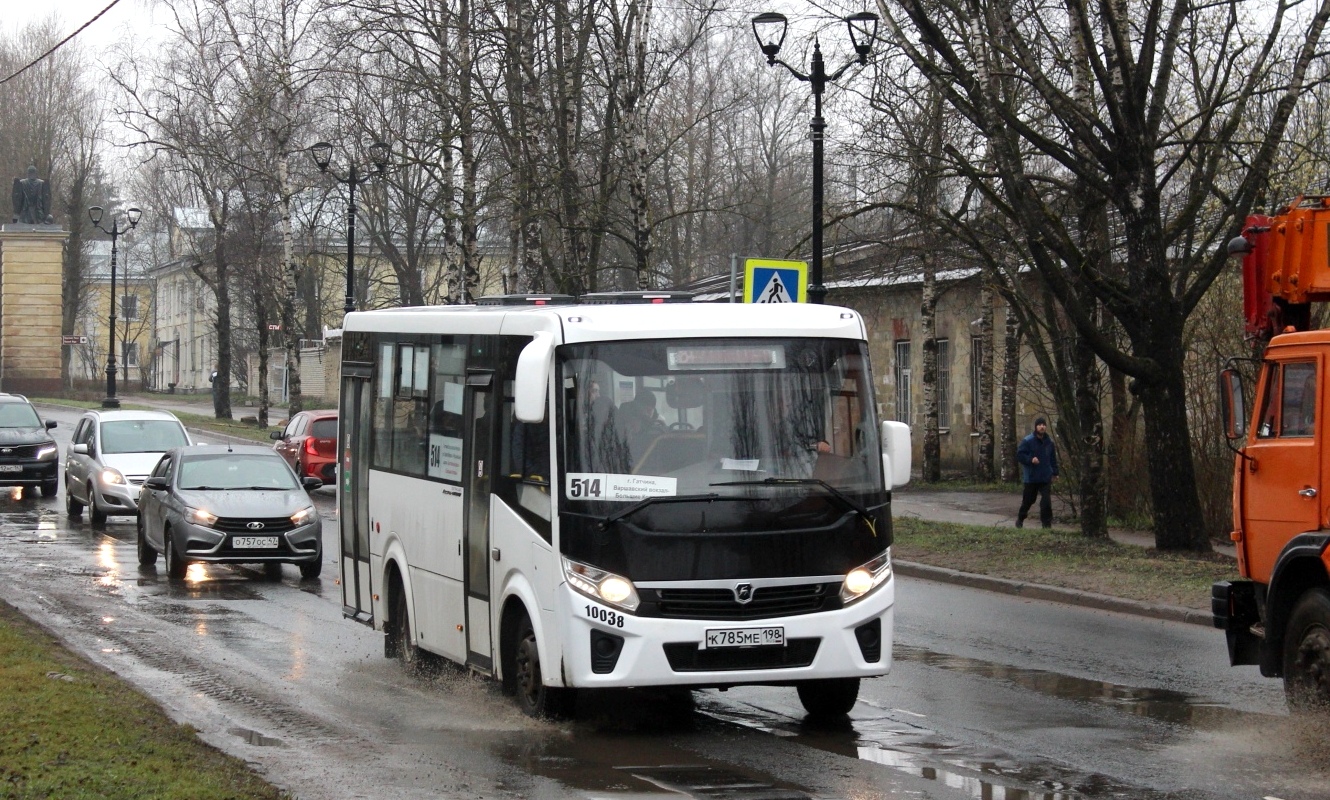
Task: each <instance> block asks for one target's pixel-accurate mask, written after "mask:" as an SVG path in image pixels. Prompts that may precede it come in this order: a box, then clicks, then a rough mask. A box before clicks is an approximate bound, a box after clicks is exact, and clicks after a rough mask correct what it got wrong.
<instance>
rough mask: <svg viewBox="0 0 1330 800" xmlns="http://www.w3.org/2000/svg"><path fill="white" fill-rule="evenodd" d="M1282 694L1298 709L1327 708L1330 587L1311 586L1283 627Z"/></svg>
mask: <svg viewBox="0 0 1330 800" xmlns="http://www.w3.org/2000/svg"><path fill="white" fill-rule="evenodd" d="M1284 696H1285V698H1286V699H1287V700H1288V705H1289V708H1291V709H1294V710H1299V711H1305V710H1311V709H1319V710H1325V709H1330V591H1327V590H1325V589H1311V590H1309V591H1308V592H1307V593H1306V594H1304V595H1303V596H1302V597H1301V598H1300V599H1299V600H1298V602H1297V604H1296V605H1294V606H1293V615H1292V616H1291V617H1290V618H1289V622H1288V628H1286V629H1285V631H1284Z"/></svg>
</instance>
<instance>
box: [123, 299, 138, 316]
mask: <svg viewBox="0 0 1330 800" xmlns="http://www.w3.org/2000/svg"><path fill="white" fill-rule="evenodd" d="M120 318H121V319H127V320H136V319H138V318H139V296H138V295H136V294H127V295H124V296H122V297H121V298H120Z"/></svg>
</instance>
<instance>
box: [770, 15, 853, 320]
mask: <svg viewBox="0 0 1330 800" xmlns="http://www.w3.org/2000/svg"><path fill="white" fill-rule="evenodd" d="M844 21H845V24H846V26H847V27H848V28H849V29H850V42H851V44H853V45H854V53H855V57H854V58H852V59H851V60H849V61H847V62H845V64H844V65H843V66H842V67H841V68H840V69H838V70H836V71H835V72H833V73H831V74H830V75H828V74H827V71H826V65H825V64H823V62H822V47H821V45H820V44H819V43H818V41H817V40H816V39H814V40H813V64H812V69H811V70H809V71H808V72H807V73H803V72H800V71H799V70H797V69H795V68H794V67H792V66H790V65H789V64H787V63H785V62H784V61H782V60H780V59H779V58H777V56H778V55H780V49H781V47H782V46H783V45H784V44H785V33H786V31H787V29H788V28H789V21H788V20H787V19H786V18H785V15H784V14H777V13H774V12H767V13H765V14H758V15H757V16H756V17H753V36H755V37H756V38H757V45H758V47H759V48H761V50H762V55H764V56H766V57H767V64H768V65H770V66H773V67H774V66H776V65H777V64H779V65H781V66H782V67H784V68H785V69H787V70H789V71H790V74H791V75H793V76H794V77H796V78H798V79H799V80H801V81H803V82H805V83H808V84H810V85H811V86H812V87H813V121H812V123H810V125H809V127H810V128H811V129H812V137H811V138H812V140H813V264H812V269H811V270H810V272H811V275H810V278H811V282H812V285H811V286H809V287H808V300H809V302H811V303H823V302H825V301H826V297H827V287H826V286H824V285H823V284H822V138H823V136H822V132H823V131H824V130H825V129H826V127H827V124H826V122H825V121H823V119H822V92H823V90H824V89H825V88H826V86H827V84H828V83H834V82H836V81H838V80H840V77H841V76H842V75H844V74H845V70H847V69H849V68H850V67H851V66H853V65H854V64H860V65H863V64H867V63H868V54H869V53H870V52H871V51H872V49H873V39H874V37H876V36H877V21H878V17H877V14H874V13H872V12H871V11H860V12H859V13H858V14H851V15H850V16H848V17H846V18H845V20H844Z"/></svg>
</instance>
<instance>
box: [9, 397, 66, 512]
mask: <svg viewBox="0 0 1330 800" xmlns="http://www.w3.org/2000/svg"><path fill="white" fill-rule="evenodd" d="M54 427H55V421H54V420H51V421H47V422H42V418H41V417H39V416H37V409H35V408H33V407H32V403H29V402H28V398H26V397H24V396H23V395H21V394H4V393H0V486H40V487H42V495H43V496H44V497H55V493H56V491H57V490H59V488H60V448H59V447H57V446H56V444H55V439H52V438H51V434H49V433H47V431H49V430H50V429H51V428H54Z"/></svg>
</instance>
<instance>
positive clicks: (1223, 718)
mask: <svg viewBox="0 0 1330 800" xmlns="http://www.w3.org/2000/svg"><path fill="white" fill-rule="evenodd" d="M43 411H44V413H45V414H46V415H47V417H48V418H51V419H56V420H58V421H59V422H60V427H59V428H58V429H57V430H56V434H57V439H58V440H60V441H61V442H62V461H63V444H64V442H66V441H67V439H68V436H69V433H70V432H71V430H72V425H71V424H70V423H72V422H73V421H74V420H75V419H76V418H77V417H76V414H74V413H72V412H62V411H56V410H46V409H43ZM315 497H316V505H318V506H319V508H320V511H321V513H322V514H323V516H324V519H325V524H324V535H325V554H326V556H325V557H326V558H327V559H328V561H327V563H326V564H325V569H324V577H323V578H322V579H321V580H318V581H302V580H300V578H299V573H298V571H297V570H296V569H295V568H294V567H287V568H286V570H285V573H284V576H283V578H282V580H281V581H280V582H273V581H268V580H266V579H265V578H264V576H263V572H262V571H261V570H258V569H252V568H248V567H229V566H223V567H216V566H203V565H194V566H191V568H190V573H189V576H188V578H187V580H186V581H185V582H184V583H183V584H171V583H170V582H168V581H167V580H166V577H165V574H164V571H162V570H160V564H159V568H158V569H154V568H141V567H139V566H138V564H137V562H136V560H135V553H134V525H133V521H132V518H115V517H113V518H112V520H111V522H110V523H108V524H107V525H106V526H105V528H104V529H101V530H95V529H93V527H92V526H91V525H90V524H89V523H88V522H87V518H86V514H85V515H84V518H83V519H82V520H77V521H70V520H67V519H66V517H65V514H64V498H63V492H62V493H61V496H60V497H58V498H40V497H37V498H34V499H16V498H14V497H13V496H12V494H3V493H0V580H2V581H3V585H4V586H5V587H6V588H5V599H6V600H7V601H8V602H10V603H11V604H13V605H15V606H16V607H18V608H20V609H21V610H23V611H24V612H25V613H27V614H28V615H29V616H31V617H33V618H35V619H37V620H38V621H39V622H41V623H42V624H44V625H46V626H47V627H48V628H50V629H51V630H53V631H54V632H55V633H57V634H58V635H59V636H61V637H62V638H64V639H65V640H66V641H67V642H68V643H69V644H70V645H71V646H73V647H74V648H75V649H77V650H79V651H81V652H83V653H84V654H86V655H88V656H89V657H91V658H92V659H93V660H95V661H97V662H98V663H100V664H102V665H103V666H106V667H107V668H109V669H112V670H113V671H115V672H117V673H118V674H120V675H122V676H124V677H125V678H127V679H128V680H130V681H132V682H133V683H135V684H136V685H137V686H139V687H140V688H141V689H142V690H143V691H144V692H145V693H146V694H148V695H150V696H152V697H154V698H156V699H157V700H158V701H159V702H161V703H162V705H163V706H164V707H165V708H166V709H167V710H168V712H169V713H171V715H172V716H173V717H174V718H175V719H177V720H179V721H181V722H187V723H189V724H191V725H193V726H194V727H195V728H197V729H198V730H199V731H200V735H201V736H202V737H203V738H204V739H205V740H206V741H208V742H210V743H212V744H214V745H216V746H218V747H220V748H222V749H224V750H226V751H228V752H230V753H232V754H235V755H237V756H239V757H241V758H243V759H245V760H247V761H249V762H250V763H251V764H253V765H254V766H255V768H256V769H258V770H259V771H260V772H262V773H263V774H264V775H266V776H267V777H268V779H269V780H271V781H272V782H273V783H275V784H277V785H278V786H281V787H283V788H285V789H287V790H289V791H291V792H292V793H293V794H294V795H296V796H298V797H301V798H339V799H340V798H354V797H365V798H397V797H402V798H415V797H422V798H423V797H446V798H454V797H455V798H472V797H487V798H501V797H502V798H508V797H523V798H525V797H531V798H598V799H599V798H654V797H662V798H664V797H681V796H683V797H698V798H722V797H724V798H746V800H777V799H781V800H783V799H785V798H790V799H793V798H807V797H811V798H855V799H856V800H860V799H862V800H872V799H873V798H885V797H911V798H976V799H980V800H987V798H998V799H1001V800H1014V799H1015V798H1041V799H1045V800H1055V799H1056V800H1061V799H1062V798H1073V797H1090V798H1097V797H1132V798H1164V797H1170V798H1260V797H1279V798H1282V799H1283V800H1301V799H1302V798H1307V799H1308V800H1310V798H1324V797H1328V796H1330V757H1327V756H1326V755H1325V747H1324V743H1325V741H1327V738H1328V735H1327V734H1328V731H1327V729H1326V728H1325V727H1318V726H1317V725H1315V724H1311V723H1306V722H1303V721H1300V720H1295V719H1292V718H1290V717H1288V716H1287V714H1286V713H1285V711H1284V706H1283V700H1282V695H1281V693H1280V689H1279V685H1278V683H1277V682H1274V681H1268V680H1265V679H1262V678H1259V677H1257V676H1256V675H1255V672H1254V669H1252V668H1241V669H1230V668H1229V667H1227V662H1226V660H1225V658H1224V645H1223V638H1222V636H1221V635H1220V634H1219V633H1218V632H1217V631H1213V630H1210V629H1206V628H1204V627H1202V626H1197V625H1184V624H1179V623H1171V622H1162V621H1157V620H1147V619H1140V618H1135V617H1129V616H1125V615H1120V614H1114V613H1111V612H1102V611H1092V610H1087V609H1080V608H1069V607H1064V606H1060V605H1056V604H1051V603H1045V602H1039V601H1029V600H1022V599H1019V598H1013V597H1007V596H1002V595H993V594H989V593H985V592H980V591H974V590H969V589H964V588H960V587H955V586H944V585H941V584H932V583H928V582H925V581H918V580H910V579H902V580H901V581H900V587H899V592H898V597H899V606H898V612H897V632H896V664H895V667H894V669H893V672H892V674H891V675H889V676H887V677H885V678H881V679H878V680H875V681H871V682H865V684H864V688H863V690H862V692H861V695H860V703H859V705H858V706H857V707H856V709H855V711H854V713H853V714H852V717H851V720H850V721H849V722H848V723H846V724H844V725H842V726H837V727H833V728H831V729H826V728H820V729H819V728H813V727H810V726H808V725H806V724H805V723H804V720H803V713H802V710H801V708H800V706H799V702H798V699H797V697H796V696H795V693H794V691H793V690H792V689H788V688H767V687H754V688H745V689H736V690H732V691H730V692H725V693H720V692H711V691H708V692H696V693H694V694H693V697H692V700H691V701H689V700H687V699H680V698H678V697H668V696H655V695H652V694H648V693H628V692H625V693H613V694H607V695H600V696H591V697H587V698H584V699H583V701H582V703H581V706H580V708H579V720H578V721H577V722H573V723H564V724H550V723H544V722H535V721H531V720H528V719H526V718H525V717H523V716H522V715H521V714H520V713H519V712H518V711H517V710H516V708H515V707H514V706H513V704H512V702H511V701H510V700H509V699H508V698H506V697H503V696H502V695H501V694H500V693H499V692H498V690H497V688H496V687H495V685H494V684H492V683H490V682H488V681H484V680H479V679H474V678H471V677H469V676H467V675H465V674H462V673H460V672H456V671H451V670H445V671H443V672H442V673H440V674H438V675H434V676H408V675H405V674H404V673H403V672H402V671H401V670H400V668H399V666H398V664H397V662H395V661H390V660H388V659H385V658H384V657H383V643H382V636H381V635H380V634H376V633H374V632H373V631H371V630H369V629H368V628H365V627H363V626H360V625H357V624H355V623H352V622H350V621H347V620H344V619H342V617H341V610H340V598H339V594H338V587H337V585H336V583H335V576H336V572H337V570H336V568H335V563H334V558H335V556H334V553H335V551H336V537H335V524H334V523H335V519H334V514H335V511H334V508H333V502H332V498H331V496H329V495H326V494H322V493H320V494H316V496H315Z"/></svg>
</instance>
